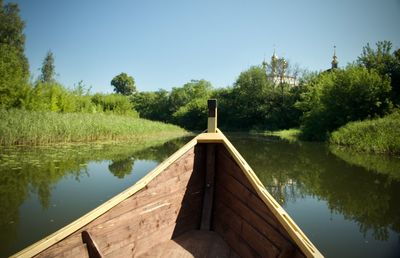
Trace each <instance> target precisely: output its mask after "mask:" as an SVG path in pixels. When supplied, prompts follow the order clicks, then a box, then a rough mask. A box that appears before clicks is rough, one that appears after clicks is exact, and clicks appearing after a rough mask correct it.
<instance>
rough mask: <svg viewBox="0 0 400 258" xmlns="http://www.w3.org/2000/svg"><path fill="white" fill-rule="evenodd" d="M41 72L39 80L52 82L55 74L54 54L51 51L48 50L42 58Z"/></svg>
mask: <svg viewBox="0 0 400 258" xmlns="http://www.w3.org/2000/svg"><path fill="white" fill-rule="evenodd" d="M41 71H42V74H41V76H40V81H41V82H43V83H50V82H54V76H55V66H54V56H53V53H52V52H51V51H50V50H49V51H48V52H47V54H46V57H45V58H44V60H43V63H42V68H41Z"/></svg>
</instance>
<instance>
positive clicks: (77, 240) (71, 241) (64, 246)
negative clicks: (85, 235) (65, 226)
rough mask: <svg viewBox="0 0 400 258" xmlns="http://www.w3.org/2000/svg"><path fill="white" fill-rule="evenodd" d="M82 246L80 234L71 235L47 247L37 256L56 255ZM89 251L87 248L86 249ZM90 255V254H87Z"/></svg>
mask: <svg viewBox="0 0 400 258" xmlns="http://www.w3.org/2000/svg"><path fill="white" fill-rule="evenodd" d="M79 246H82V238H81V236H80V235H79V234H78V235H71V236H69V237H68V238H66V239H65V240H64V241H62V242H59V243H57V244H55V245H53V246H51V247H50V248H47V249H46V250H44V251H43V252H41V253H39V254H38V255H36V256H35V257H55V256H57V255H59V254H60V253H64V252H67V251H69V250H71V249H74V248H75V247H79ZM85 248H86V247H85ZM78 249H79V248H78ZM85 252H86V253H87V250H86V251H85ZM87 256H89V255H87Z"/></svg>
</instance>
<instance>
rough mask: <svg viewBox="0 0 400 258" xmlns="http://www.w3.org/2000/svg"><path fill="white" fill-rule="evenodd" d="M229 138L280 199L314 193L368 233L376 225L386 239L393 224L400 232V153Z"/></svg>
mask: <svg viewBox="0 0 400 258" xmlns="http://www.w3.org/2000/svg"><path fill="white" fill-rule="evenodd" d="M229 138H230V139H231V141H232V142H233V144H234V145H235V146H236V147H237V148H238V150H239V152H240V153H242V155H243V156H244V158H245V159H246V160H247V161H248V163H249V164H250V166H251V167H252V168H253V170H254V171H255V172H256V174H257V175H258V177H259V178H260V180H261V181H262V182H263V183H264V185H265V186H266V188H267V190H268V191H269V192H270V193H271V194H272V195H273V196H274V197H275V198H276V199H277V200H278V201H279V202H280V203H281V204H283V205H285V204H286V203H287V202H289V201H295V200H296V199H300V198H304V197H305V196H313V197H316V198H318V199H322V200H325V201H327V203H328V206H329V209H330V210H331V211H332V212H337V213H341V214H343V215H344V217H345V218H346V219H348V220H354V221H356V222H357V224H358V225H359V229H360V232H362V233H363V234H364V236H365V234H366V233H367V232H368V231H371V232H372V234H373V236H374V238H375V239H376V240H387V239H388V235H389V233H388V230H389V229H391V230H394V231H395V232H400V177H399V175H400V166H399V165H400V162H399V159H396V158H393V159H390V158H385V157H379V156H374V158H371V156H368V157H367V158H366V159H365V160H363V159H362V154H359V155H354V153H345V152H343V151H342V152H341V153H340V154H338V151H336V152H333V153H334V154H335V155H334V154H332V153H331V152H330V150H329V149H328V148H327V147H326V146H325V145H324V144H320V143H305V142H295V143H293V142H292V143H289V142H285V141H282V140H278V139H277V138H273V137H261V136H252V137H247V136H245V137H244V136H240V135H232V136H231V137H229ZM343 157H345V158H343ZM374 161H375V162H374ZM355 164H357V165H355ZM362 164H367V165H368V167H363V166H362ZM382 168H384V169H382Z"/></svg>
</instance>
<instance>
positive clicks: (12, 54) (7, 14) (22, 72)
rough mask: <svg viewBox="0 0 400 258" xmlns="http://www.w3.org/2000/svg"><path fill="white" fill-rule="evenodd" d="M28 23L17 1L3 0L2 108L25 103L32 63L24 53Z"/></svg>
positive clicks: (0, 44) (0, 20)
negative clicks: (4, 1)
mask: <svg viewBox="0 0 400 258" xmlns="http://www.w3.org/2000/svg"><path fill="white" fill-rule="evenodd" d="M24 27H25V23H24V22H23V21H22V20H21V18H20V17H19V8H18V5H17V4H13V3H7V4H5V5H3V2H2V1H1V2H0V108H11V107H20V106H21V105H23V102H24V99H25V97H26V93H27V91H28V89H29V87H28V77H29V65H28V60H27V59H26V57H25V55H24V45H25V35H24V34H23V29H24Z"/></svg>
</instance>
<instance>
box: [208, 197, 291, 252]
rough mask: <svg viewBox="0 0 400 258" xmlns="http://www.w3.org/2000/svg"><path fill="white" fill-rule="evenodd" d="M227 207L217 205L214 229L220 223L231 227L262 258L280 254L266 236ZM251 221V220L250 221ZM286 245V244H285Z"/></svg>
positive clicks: (234, 210)
mask: <svg viewBox="0 0 400 258" xmlns="http://www.w3.org/2000/svg"><path fill="white" fill-rule="evenodd" d="M232 208H233V209H231V206H229V207H228V206H226V205H225V204H223V203H222V202H219V203H218V204H217V203H216V214H215V222H214V227H216V228H218V225H217V224H218V223H222V224H224V225H226V227H230V228H231V230H232V231H233V232H235V233H236V234H237V235H238V236H240V237H242V238H243V239H244V241H245V242H246V244H247V245H248V246H251V247H252V249H253V250H254V251H256V252H257V254H258V255H260V256H262V257H275V256H277V255H278V254H279V253H280V248H278V247H277V246H276V245H275V244H274V243H272V242H271V240H270V239H268V238H267V237H266V236H265V235H264V234H262V233H260V232H259V231H258V229H259V228H255V227H254V226H253V225H251V224H250V223H249V222H248V220H246V219H245V218H243V217H241V216H240V215H238V214H237V213H236V209H234V208H235V207H232ZM249 220H250V219H249ZM255 241H257V243H255ZM285 244H286V242H285Z"/></svg>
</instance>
